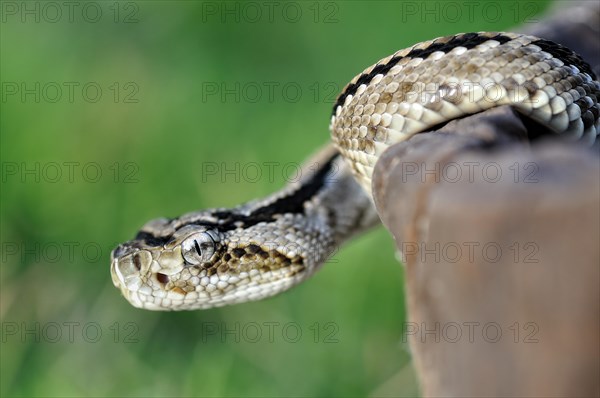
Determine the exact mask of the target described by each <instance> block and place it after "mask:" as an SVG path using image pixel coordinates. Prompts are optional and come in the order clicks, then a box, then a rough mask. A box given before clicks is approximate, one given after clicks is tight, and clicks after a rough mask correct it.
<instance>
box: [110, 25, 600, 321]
mask: <svg viewBox="0 0 600 398" xmlns="http://www.w3.org/2000/svg"><path fill="white" fill-rule="evenodd" d="M599 98H600V83H599V82H598V80H597V77H596V76H595V74H594V72H593V71H592V69H591V68H590V66H589V65H588V64H587V63H586V62H585V61H584V60H583V59H582V58H581V57H580V56H579V55H578V54H576V53H575V52H573V51H571V50H570V49H569V48H567V47H564V46H562V45H560V44H557V43H555V42H553V41H549V40H546V39H542V38H539V37H536V36H531V35H527V34H520V33H510V32H478V33H461V34H455V35H451V36H445V37H440V38H436V39H433V40H429V41H424V42H422V43H418V44H415V45H413V46H411V47H408V48H405V49H402V50H400V51H397V52H396V53H394V54H392V55H390V56H388V57H386V58H383V59H381V60H380V61H379V62H377V63H376V64H374V65H372V66H370V67H368V68H367V69H365V70H364V71H363V72H362V73H360V74H358V75H357V76H356V77H354V78H353V79H352V80H351V81H350V82H349V83H348V84H347V85H346V86H345V87H344V89H343V90H342V92H341V93H340V94H339V96H338V97H337V100H336V102H335V104H334V107H333V112H332V115H331V120H330V125H329V130H330V133H331V142H330V143H328V144H327V145H325V147H324V148H322V149H321V150H320V151H318V152H317V153H316V154H315V155H314V156H312V157H310V158H309V159H308V160H307V161H306V162H305V163H304V165H303V166H302V168H301V170H300V171H301V173H300V175H301V177H300V178H299V179H297V180H296V181H293V182H291V183H289V184H288V185H286V186H285V187H284V188H282V189H281V190H280V191H277V192H275V193H273V194H271V195H269V196H267V197H264V198H261V199H256V200H252V201H250V202H247V203H244V204H241V205H239V206H236V207H233V208H214V209H205V210H199V211H194V212H190V213H187V214H184V215H182V216H180V217H176V218H164V217H163V218H157V219H154V220H151V221H149V222H148V223H146V224H145V225H143V226H142V228H141V229H140V230H139V232H138V233H137V235H136V236H135V237H134V239H132V240H129V241H127V242H125V243H122V244H120V245H118V246H117V247H116V248H115V249H114V250H113V251H112V253H111V266H110V267H111V276H112V281H113V284H114V285H115V286H116V287H117V288H118V289H119V290H120V291H121V293H122V295H123V296H124V297H125V299H127V300H128V301H129V303H130V304H132V305H133V306H135V307H138V308H144V309H148V310H167V311H168V310H173V311H178V310H196V309H207V308H213V307H221V306H225V305H231V304H238V303H244V302H248V301H255V300H260V299H264V298H267V297H271V296H274V295H277V294H279V293H282V292H284V291H286V290H288V289H290V288H291V287H293V286H295V285H297V284H299V283H301V282H302V281H305V280H306V279H307V278H309V277H310V276H311V275H313V274H314V273H315V271H317V270H318V269H320V268H321V267H322V266H323V264H325V263H327V260H328V258H329V257H330V256H331V255H332V254H333V253H334V252H335V250H336V249H337V248H339V247H340V246H341V245H343V244H344V243H345V242H347V241H348V240H350V239H351V238H352V237H353V236H355V235H357V234H359V233H361V232H363V231H366V230H368V229H369V228H372V227H374V226H375V225H377V224H379V223H380V220H379V217H378V215H377V212H376V210H375V206H374V202H373V197H372V191H371V179H372V175H373V169H374V166H375V164H376V162H377V160H378V159H379V157H380V156H381V154H382V153H383V152H384V151H385V150H386V149H387V148H389V147H390V146H392V145H394V144H396V143H399V142H402V141H407V140H410V138H411V137H413V136H414V135H416V134H427V132H428V131H432V130H435V129H437V128H439V127H440V126H443V125H444V124H445V123H448V122H449V121H452V120H455V119H458V118H462V117H466V116H469V115H473V114H476V113H479V112H483V111H485V110H488V109H492V108H495V107H500V106H505V105H507V106H510V107H512V108H513V109H514V110H515V111H516V113H517V114H518V115H520V116H521V117H523V118H524V120H527V121H529V122H531V123H535V124H536V125H538V126H542V127H543V129H544V131H545V132H546V135H548V136H550V137H557V139H563V140H565V141H577V142H581V143H583V144H587V145H593V144H594V143H596V142H597V140H598V135H599V130H600V124H599V120H600V118H599V114H600V105H599V104H598V99H599Z"/></svg>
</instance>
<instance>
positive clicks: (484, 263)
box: [374, 3, 600, 397]
mask: <svg viewBox="0 0 600 398" xmlns="http://www.w3.org/2000/svg"><path fill="white" fill-rule="evenodd" d="M584 4H585V3H584ZM596 4H597V5H593V6H592V7H589V10H590V14H589V15H590V16H591V20H592V21H594V20H595V21H596V23H591V24H588V25H589V26H588V25H586V26H584V27H583V28H584V29H583V30H582V29H578V28H574V25H573V24H572V23H569V20H570V19H571V20H573V19H577V18H581V17H582V15H583V14H582V11H581V10H579V11H576V8H575V7H571V8H567V9H565V10H564V11H563V12H562V14H561V13H558V14H555V17H553V19H550V20H552V21H554V22H553V24H554V25H551V28H549V27H548V26H549V25H545V26H544V25H543V24H539V25H536V26H532V27H529V28H528V29H527V30H528V31H529V32H530V33H533V34H537V35H539V36H542V37H546V38H549V39H552V40H555V41H558V42H562V43H563V44H566V45H569V46H570V47H572V48H573V49H575V50H576V51H578V52H580V53H582V54H584V56H585V57H587V59H588V60H589V61H590V63H591V64H592V67H593V68H594V69H595V70H596V71H599V70H600V68H599V65H600V40H598V39H597V38H596V39H589V37H590V36H588V39H587V40H586V39H583V38H582V37H581V36H578V35H577V34H578V32H581V31H593V30H594V29H596V30H598V29H600V12H596V11H598V10H600V3H596ZM573 10H575V11H573ZM556 15H558V16H556ZM594 18H595V19H594ZM552 27H553V28H552ZM580 27H581V26H580ZM592 37H593V36H592ZM511 141H512V142H511ZM494 142H495V143H498V142H503V143H504V145H501V146H500V147H498V146H494V145H490V143H494ZM494 148H496V149H494ZM459 173H460V177H459ZM374 196H375V201H376V205H377V208H378V211H379V213H380V216H381V218H382V221H383V223H384V224H385V226H386V228H387V229H388V230H389V231H390V232H391V234H392V235H393V236H394V239H395V241H396V244H397V247H398V249H399V250H400V251H402V252H403V259H404V263H405V266H406V291H407V303H408V314H409V319H408V322H407V324H406V327H405V331H406V333H407V335H408V339H409V343H410V347H411V350H412V353H413V358H414V363H415V367H416V370H417V373H418V375H419V379H420V382H421V388H422V393H423V395H424V396H436V397H437V396H460V397H469V396H472V397H485V396H488V397H516V396H536V397H539V396H544V397H567V396H568V397H589V396H599V395H600V376H599V375H600V158H599V156H598V147H596V148H595V149H585V148H581V147H578V146H576V145H569V144H567V143H564V142H552V141H548V140H547V141H543V140H542V141H536V142H535V143H533V144H531V145H530V144H529V143H528V140H527V131H526V129H525V127H524V126H523V124H522V123H521V119H520V118H519V117H517V116H516V115H515V114H514V113H513V112H512V111H511V110H510V109H506V108H501V109H497V110H494V111H492V112H486V113H484V114H480V115H476V116H473V117H470V118H465V119H463V120H460V121H456V122H453V123H450V124H449V125H447V126H445V127H444V128H443V129H442V130H440V131H436V132H433V133H427V134H423V135H418V136H415V137H413V138H412V139H411V140H410V141H409V142H406V143H401V144H398V145H395V146H394V147H392V148H390V149H389V150H388V151H386V153H384V155H383V156H382V158H381V159H380V161H379V162H378V164H377V166H376V169H375V172H374Z"/></svg>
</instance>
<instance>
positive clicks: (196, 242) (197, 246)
mask: <svg viewBox="0 0 600 398" xmlns="http://www.w3.org/2000/svg"><path fill="white" fill-rule="evenodd" d="M194 247H195V248H196V253H198V256H200V257H202V250H200V245H199V244H198V241H197V240H195V241H194Z"/></svg>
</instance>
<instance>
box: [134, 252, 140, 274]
mask: <svg viewBox="0 0 600 398" xmlns="http://www.w3.org/2000/svg"><path fill="white" fill-rule="evenodd" d="M133 265H134V266H135V268H137V270H138V271H141V269H142V259H141V258H140V255H139V254H138V253H136V254H134V255H133Z"/></svg>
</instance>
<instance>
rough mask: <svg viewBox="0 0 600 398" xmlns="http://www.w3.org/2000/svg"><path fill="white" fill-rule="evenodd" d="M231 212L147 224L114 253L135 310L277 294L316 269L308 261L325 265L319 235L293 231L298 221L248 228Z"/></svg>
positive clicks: (116, 274) (116, 271)
mask: <svg viewBox="0 0 600 398" xmlns="http://www.w3.org/2000/svg"><path fill="white" fill-rule="evenodd" d="M226 214H228V215H229V216H227V215H226ZM231 214H233V213H230V211H224V210H208V211H203V212H198V213H193V214H189V215H186V216H182V217H180V218H178V219H175V220H169V219H165V218H161V219H157V220H153V221H151V222H149V223H147V224H146V225H144V226H143V227H142V229H141V230H140V231H139V232H138V234H137V235H136V237H135V238H134V239H133V240H130V241H128V242H125V243H123V244H121V245H119V246H118V247H117V248H115V249H114V250H113V252H112V253H111V275H112V280H113V283H114V285H115V286H116V287H117V288H119V289H120V290H121V292H122V294H123V295H124V296H125V298H126V299H127V300H128V301H129V302H130V303H131V304H132V305H133V306H135V307H139V308H145V309H151V310H192V309H202V308H211V307H219V306H223V305H228V304H235V303H239V302H246V301H252V300H259V299H262V298H265V297H268V296H272V295H274V294H277V293H279V292H281V291H283V290H286V289H288V288H289V287H291V286H293V285H294V284H296V283H298V282H300V281H301V280H303V279H304V278H305V277H306V276H308V274H310V273H312V272H306V271H307V264H318V263H322V261H318V260H317V259H316V258H315V256H314V254H315V253H314V250H315V247H319V244H320V243H322V242H323V241H326V240H324V239H323V237H322V236H321V235H322V234H320V233H319V231H317V230H316V229H314V228H313V230H312V231H311V230H310V228H308V229H304V230H303V231H302V232H301V233H300V234H298V233H292V232H294V231H295V226H297V225H299V222H300V223H301V220H298V219H295V218H294V217H293V216H291V215H288V216H282V217H275V218H274V219H273V220H270V221H266V220H265V221H260V222H256V223H255V224H253V225H249V224H247V223H246V224H244V223H242V222H240V221H238V222H231ZM254 221H256V220H254ZM267 231H281V233H279V234H278V233H273V232H267ZM295 232H298V231H295ZM321 247H322V246H321ZM308 252H310V253H308ZM307 253H308V254H307ZM317 254H318V255H320V256H324V253H317ZM314 268H316V267H314Z"/></svg>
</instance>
